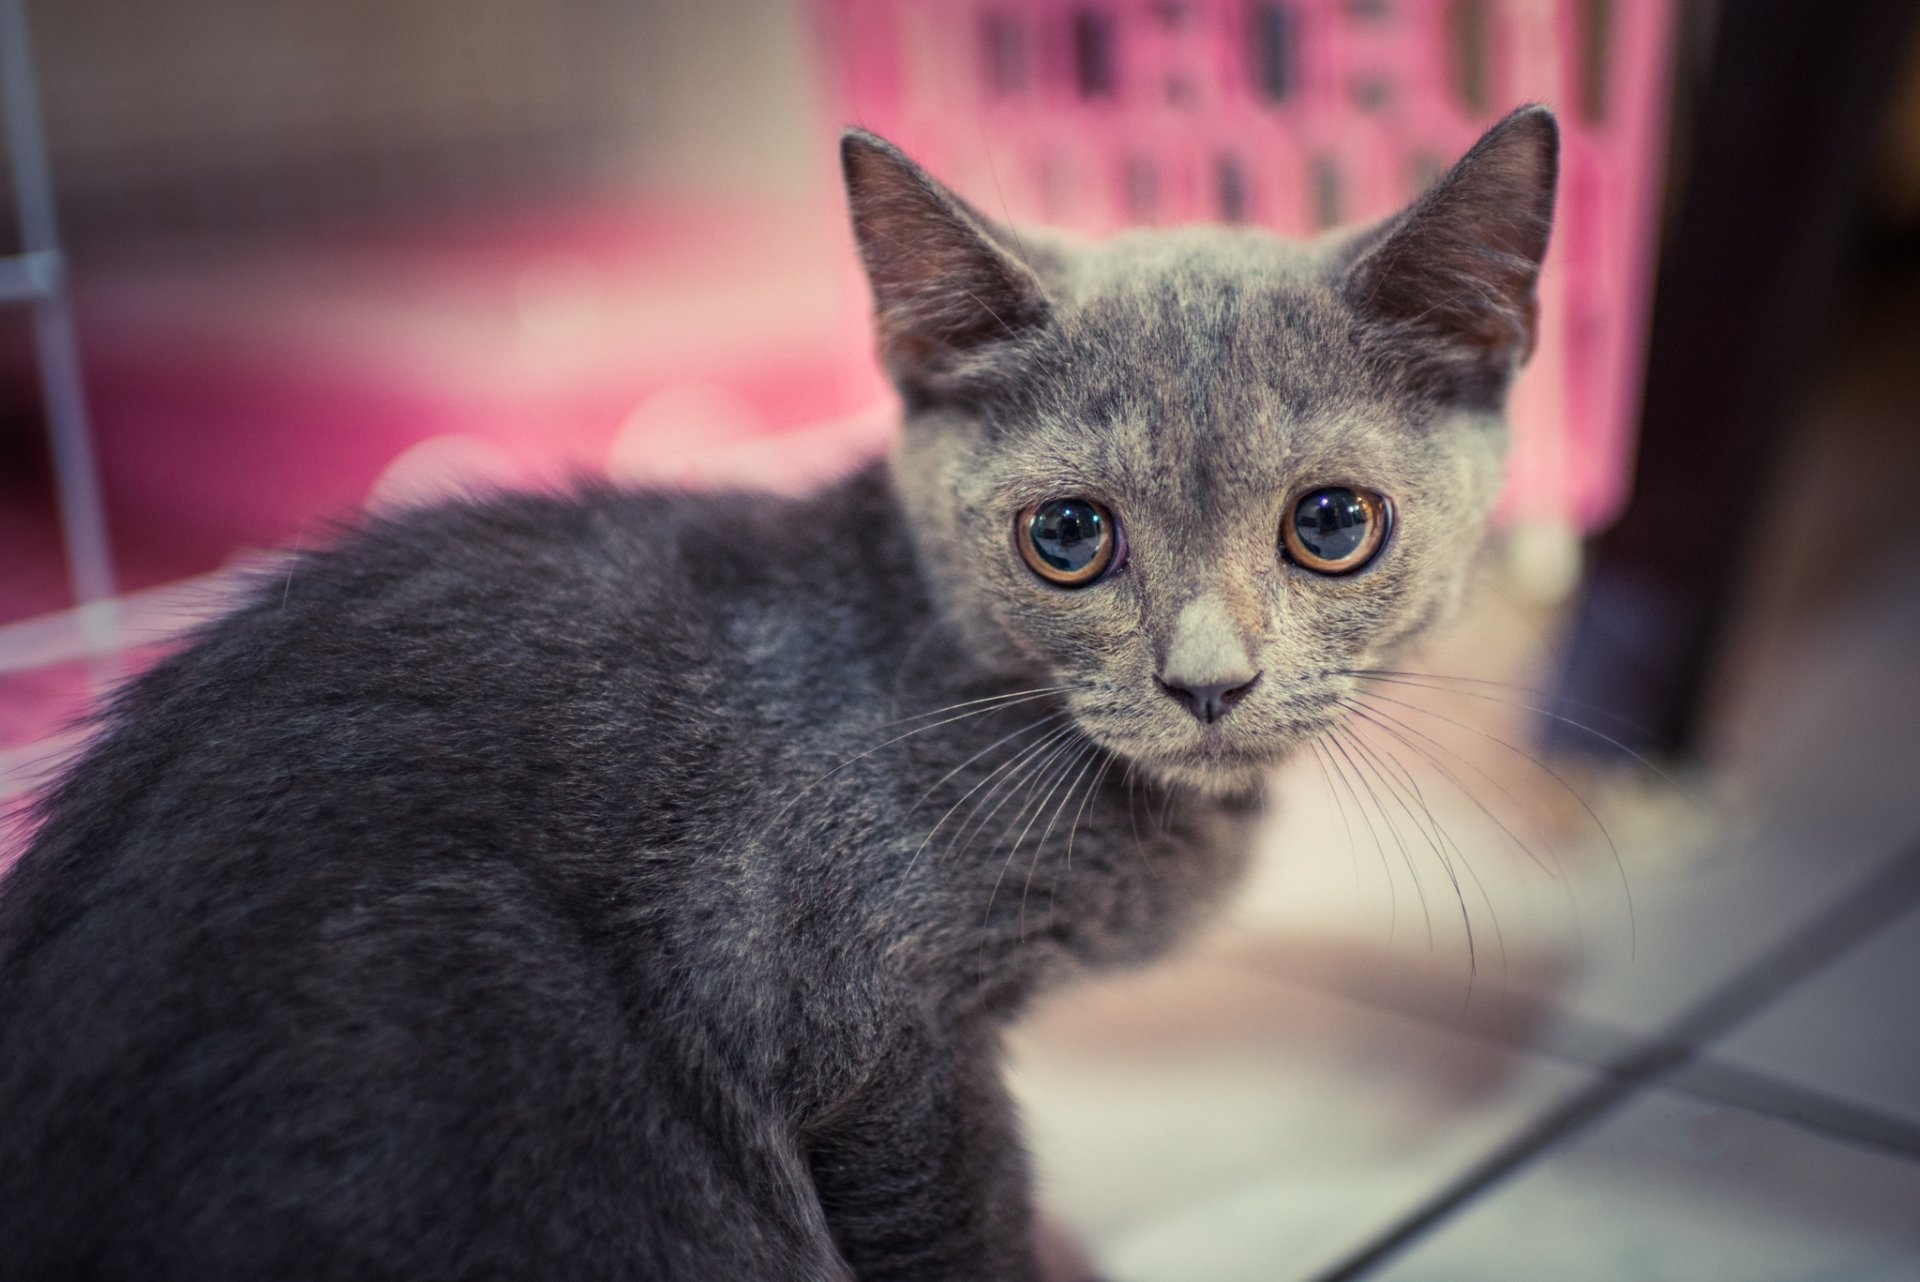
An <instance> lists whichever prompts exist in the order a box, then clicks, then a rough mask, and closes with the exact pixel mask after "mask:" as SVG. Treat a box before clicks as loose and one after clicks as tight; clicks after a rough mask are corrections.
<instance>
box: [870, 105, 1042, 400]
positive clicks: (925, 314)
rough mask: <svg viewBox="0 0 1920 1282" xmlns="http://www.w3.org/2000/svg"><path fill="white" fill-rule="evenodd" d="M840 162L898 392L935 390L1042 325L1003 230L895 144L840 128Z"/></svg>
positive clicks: (1035, 286)
mask: <svg viewBox="0 0 1920 1282" xmlns="http://www.w3.org/2000/svg"><path fill="white" fill-rule="evenodd" d="M840 163H841V169H842V171H843V173H844V174H845V177H846V185H847V203H848V206H849V209H850V211H851V213H852V217H853V233H854V240H855V242H856V243H857V244H858V245H859V249H860V258H861V261H862V262H863V263H864V264H865V265H866V269H867V279H868V281H869V282H870V283H871V285H872V287H873V301H874V321H875V328H876V330H877V332H878V337H879V344H880V355H881V360H882V363H883V364H884V365H885V366H886V368H887V371H888V372H889V373H890V374H891V375H892V376H893V378H894V380H895V381H896V382H897V383H899V384H900V386H901V387H902V389H903V390H905V391H908V392H909V393H913V392H916V391H918V392H928V391H937V390H938V389H939V388H940V387H941V386H942V385H943V383H944V382H946V381H949V380H951V379H954V378H956V377H959V376H962V375H964V373H965V372H966V370H967V368H968V367H969V365H970V364H972V363H974V362H975V360H976V358H978V357H979V356H981V355H982V354H984V353H985V352H986V351H987V350H988V349H991V348H993V347H994V346H996V345H998V344H1001V343H1005V342H1008V341H1016V340H1018V339H1020V338H1022V337H1023V336H1025V335H1026V334H1028V333H1030V332H1031V331H1033V330H1034V329H1037V328H1038V327H1040V326H1042V325H1044V324H1045V323H1046V320H1047V317H1048V313H1049V307H1048V303H1047V297H1046V292H1045V290H1044V288H1043V287H1042V285H1041V282H1040V278H1039V276H1038V275H1037V274H1036V273H1035V272H1034V270H1033V268H1032V267H1031V266H1029V265H1028V264H1027V263H1026V262H1024V261H1022V260H1021V258H1019V257H1018V256H1017V255H1015V254H1014V253H1013V252H1011V250H1010V249H1009V248H1008V243H1007V242H1008V237H1007V236H1006V234H1005V233H1004V232H1002V231H1001V230H1000V229H999V228H997V227H995V226H994V225H993V223H992V222H991V221H990V220H988V219H987V218H985V217H983V216H982V215H981V214H980V213H979V212H978V211H976V210H975V209H973V207H972V206H970V205H968V204H967V203H966V202H965V201H963V200H961V199H960V197H958V196H956V195H954V194H953V193H952V192H951V191H948V190H947V189H946V188H945V187H943V186H941V185H940V184H939V183H938V182H936V181H935V180H934V179H933V178H932V177H930V176H929V175H928V174H927V172H926V171H925V170H923V169H921V168H920V166H918V165H916V164H915V163H914V162H913V161H912V160H910V159H908V158H907V156H906V155H905V153H903V152H902V151H901V150H900V149H899V148H898V147H895V146H894V145H893V144H892V143H890V142H887V141H886V140H885V139H883V138H879V137H877V136H875V135H873V134H870V133H868V132H866V131H865V130H861V129H849V130H847V131H846V133H845V134H843V135H842V136H841V139H840Z"/></svg>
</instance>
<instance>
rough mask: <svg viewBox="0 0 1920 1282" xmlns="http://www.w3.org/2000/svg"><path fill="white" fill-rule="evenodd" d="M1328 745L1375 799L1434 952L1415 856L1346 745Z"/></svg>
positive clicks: (1337, 742) (1363, 812) (1429, 912)
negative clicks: (1403, 866)
mask: <svg viewBox="0 0 1920 1282" xmlns="http://www.w3.org/2000/svg"><path fill="white" fill-rule="evenodd" d="M1336 729H1337V727H1336ZM1327 745H1328V746H1329V747H1331V748H1332V749H1334V751H1336V752H1338V753H1339V754H1340V756H1341V757H1342V758H1343V759H1345V761H1346V762H1347V764H1348V765H1349V766H1352V767H1353V777H1354V778H1355V779H1358V780H1359V781H1360V786H1361V787H1362V788H1365V789H1366V790H1367V796H1368V797H1370V798H1372V799H1373V808H1374V810H1375V811H1376V812H1377V813H1378V814H1379V816H1380V822H1381V823H1383V824H1385V825H1386V829H1387V834H1388V835H1389V836H1391V837H1392V838H1393V844H1394V845H1396V846H1398V847H1399V848H1400V861H1401V862H1402V863H1403V864H1405V865H1406V869H1407V876H1408V877H1410V878H1412V879H1413V889H1414V893H1415V895H1417V896H1418V897H1419V900H1420V919H1421V921H1422V922H1424V923H1425V925H1426V931H1427V951H1428V952H1432V951H1433V912H1432V910H1431V909H1429V908H1428V906H1427V888H1426V885H1425V884H1424V883H1423V882H1422V881H1421V880H1420V874H1419V873H1418V872H1416V871H1415V870H1414V867H1413V855H1412V854H1411V853H1410V852H1409V851H1408V850H1407V843H1406V842H1405V841H1403V840H1402V839H1401V837H1400V829H1399V828H1398V827H1396V826H1395V824H1394V822H1393V816H1392V815H1389V814H1388V813H1387V811H1386V807H1384V806H1382V805H1381V804H1380V795H1379V794H1378V793H1376V792H1375V791H1374V790H1373V785H1372V784H1370V783H1368V782H1367V776H1366V773H1365V772H1364V771H1363V770H1361V769H1360V766H1359V764H1358V763H1357V762H1355V761H1354V759H1353V755H1352V754H1351V753H1349V752H1348V751H1347V748H1346V745H1345V744H1344V743H1342V742H1341V741H1340V739H1339V738H1338V737H1337V736H1336V737H1335V738H1332V739H1329V740H1327ZM1366 815H1367V812H1366V810H1365V808H1364V807H1363V808H1362V809H1361V811H1360V817H1361V818H1362V819H1366ZM1367 827H1368V828H1370V829H1371V828H1372V827H1373V821H1372V820H1371V819H1368V820H1367ZM1379 839H1380V838H1379V835H1378V834H1377V833H1376V834H1375V836H1374V841H1375V842H1376V843H1378V841H1379ZM1381 858H1382V859H1383V860H1384V859H1385V858H1386V853H1385V851H1384V850H1383V851H1382V852H1381ZM1389 875H1391V874H1389Z"/></svg>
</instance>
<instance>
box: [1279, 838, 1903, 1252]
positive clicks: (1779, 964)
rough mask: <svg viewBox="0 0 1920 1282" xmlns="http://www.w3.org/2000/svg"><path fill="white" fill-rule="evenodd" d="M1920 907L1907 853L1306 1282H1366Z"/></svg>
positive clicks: (1870, 876)
mask: <svg viewBox="0 0 1920 1282" xmlns="http://www.w3.org/2000/svg"><path fill="white" fill-rule="evenodd" d="M1916 902H1920V844H1915V845H1909V846H1908V847H1907V848H1906V849H1905V850H1903V851H1902V852H1901V853H1900V854H1898V855H1896V856H1895V857H1894V858H1892V859H1890V860H1888V861H1887V862H1886V863H1885V864H1883V865H1881V866H1880V867H1879V868H1878V869H1876V870H1875V871H1874V872H1873V873H1871V874H1870V875H1869V876H1868V877H1867V878H1866V879H1865V880H1864V881H1862V882H1861V883H1860V884H1858V885H1857V886H1855V887H1854V888H1853V889H1852V890H1851V891H1849V892H1847V893H1846V894H1845V895H1842V896H1841V897H1840V898H1839V899H1838V900H1836V901H1834V902H1833V903H1832V904H1830V905H1829V906H1828V907H1827V908H1825V909H1824V910H1822V911H1821V912H1820V913H1819V914H1818V915H1816V916H1815V917H1814V918H1813V919H1812V920H1811V921H1809V922H1807V923H1806V924H1805V925H1803V926H1802V927H1800V929H1798V930H1796V931H1794V932H1793V933H1792V934H1791V935H1789V936H1788V937H1787V938H1785V939H1783V940H1781V941H1780V942H1779V943H1777V944H1775V945H1774V946H1773V947H1772V948H1771V949H1769V950H1768V951H1767V952H1765V953H1763V954H1762V955H1761V956H1760V957H1759V958H1757V959H1755V960H1754V961H1753V962H1751V963H1749V964H1748V965H1747V966H1745V967H1743V968H1742V969H1741V970H1739V971H1737V972H1736V973H1735V974H1734V975H1732V976H1731V977H1730V978H1728V979H1727V980H1725V981H1724V982H1723V983H1721V984H1720V986H1719V987H1718V988H1716V989H1714V990H1712V991H1711V992H1709V993H1708V994H1707V995H1706V996H1705V997H1704V998H1702V999H1701V1000H1700V1001H1698V1002H1695V1003H1694V1004H1693V1006H1692V1007H1691V1008H1689V1009H1688V1010H1687V1011H1686V1012H1685V1013H1683V1014H1682V1015H1680V1016H1679V1017H1678V1018H1676V1019H1675V1020H1673V1021H1672V1022H1671V1023H1669V1024H1668V1025H1667V1027H1666V1030H1665V1032H1663V1033H1662V1034H1660V1035H1658V1036H1655V1037H1653V1038H1650V1039H1648V1040H1647V1041H1646V1042H1644V1043H1642V1044H1641V1045H1639V1046H1637V1047H1635V1048H1633V1049H1632V1050H1630V1051H1628V1052H1627V1054H1625V1055H1624V1056H1622V1057H1620V1058H1619V1059H1616V1060H1614V1061H1613V1062H1611V1063H1609V1064H1606V1065H1604V1066H1602V1067H1601V1068H1600V1069H1599V1070H1598V1071H1599V1072H1601V1073H1602V1074H1603V1076H1602V1078H1601V1080H1600V1081H1598V1082H1596V1083H1594V1084H1593V1085H1591V1086H1588V1087H1586V1088H1585V1089H1583V1090H1579V1091H1576V1092H1574V1093H1573V1094H1572V1095H1570V1096H1569V1097H1568V1098H1566V1099H1565V1100H1563V1101H1562V1102H1561V1103H1560V1104H1558V1105H1557V1106H1555V1107H1554V1108H1552V1109H1550V1110H1548V1111H1547V1112H1546V1113H1545V1114H1543V1115H1542V1116H1541V1117H1539V1118H1537V1119H1536V1120H1535V1121H1534V1122H1533V1123H1532V1124H1530V1125H1529V1126H1527V1127H1525V1128H1524V1129H1523V1130H1521V1131H1520V1132H1518V1133H1517V1134H1515V1135H1514V1136H1512V1137H1511V1138H1510V1139H1508V1140H1507V1142H1506V1143H1504V1144H1502V1145H1501V1146H1500V1147H1498V1148H1496V1149H1495V1150H1494V1151H1493V1152H1492V1153H1490V1154H1488V1155H1487V1156H1486V1157H1484V1158H1482V1159H1481V1160H1480V1161H1479V1162H1477V1163H1475V1164H1474V1165H1473V1166H1471V1167H1469V1168H1468V1169H1467V1170H1466V1171H1465V1172H1463V1173H1462V1174H1461V1175H1459V1176H1457V1177H1456V1178H1455V1179H1454V1180H1453V1181H1451V1182H1450V1183H1449V1184H1447V1185H1446V1186H1445V1187H1443V1188H1442V1189H1441V1190H1440V1191H1439V1192H1438V1193H1436V1194H1435V1195H1434V1196H1433V1197H1431V1198H1429V1199H1428V1200H1427V1201H1426V1203H1424V1204H1423V1205H1421V1206H1419V1207H1416V1208H1415V1209H1414V1210H1413V1211H1411V1212H1409V1213H1408V1214H1407V1215H1406V1216H1404V1217H1402V1218H1401V1219H1400V1220H1399V1222H1398V1223H1396V1224H1394V1225H1392V1226H1391V1227H1390V1228H1388V1229H1387V1230H1386V1231H1385V1232H1384V1233H1382V1234H1380V1235H1379V1236H1378V1237H1376V1238H1374V1239H1373V1240H1372V1241H1371V1242H1369V1243H1367V1244H1366V1245H1365V1246H1362V1247H1361V1248H1359V1249H1358V1250H1357V1251H1354V1252H1353V1253H1351V1254H1349V1255H1348V1256H1346V1257H1345V1258H1344V1259H1342V1260H1340V1261H1338V1262H1337V1263H1335V1264H1333V1265H1332V1266H1330V1267H1328V1268H1326V1269H1324V1270H1322V1271H1320V1272H1319V1273H1317V1274H1315V1275H1314V1276H1313V1278H1312V1280H1311V1282H1353V1280H1355V1279H1360V1278H1365V1277H1367V1276H1369V1275H1370V1274H1372V1273H1373V1272H1374V1271H1375V1270H1377V1269H1378V1268H1379V1267H1380V1266H1382V1265H1384V1264H1387V1263H1389V1262H1390V1261H1392V1260H1393V1259H1395V1258H1396V1257H1398V1256H1399V1255H1401V1254H1402V1253H1403V1252H1405V1251H1406V1250H1407V1249H1408V1248H1409V1247H1411V1246H1413V1245H1414V1244H1415V1243H1417V1242H1419V1241H1420V1240H1422V1239H1423V1238H1425V1237H1426V1235H1427V1234H1428V1233H1429V1232H1431V1231H1432V1230H1433V1229H1434V1228H1436V1227H1438V1226H1439V1225H1440V1224H1442V1223H1444V1222H1445V1221H1446V1220H1447V1219H1448V1218H1450V1217H1451V1216H1452V1215H1453V1214H1454V1212H1456V1211H1458V1210H1460V1209H1461V1208H1462V1207H1465V1206H1467V1205H1468V1204H1469V1203H1471V1202H1473V1201H1475V1200H1476V1199H1478V1198H1479V1197H1480V1196H1481V1195H1482V1194H1484V1193H1486V1192H1487V1191H1488V1190H1490V1189H1492V1188H1494V1187H1495V1186H1496V1185H1498V1184H1501V1183H1503V1182H1505V1181H1506V1180H1507V1179H1509V1178H1510V1177H1512V1176H1513V1175H1515V1174H1516V1173H1518V1172H1519V1171H1520V1170H1522V1169H1523V1168H1525V1167H1526V1166H1527V1165H1528V1164H1529V1163H1531V1162H1532V1161H1533V1159H1535V1158H1537V1157H1539V1156H1541V1155H1543V1154H1545V1153H1546V1152H1548V1151H1549V1150H1551V1149H1553V1148H1555V1147H1557V1146H1559V1145H1560V1144H1561V1143H1562V1142H1564V1141H1566V1140H1569V1139H1571V1138H1573V1137H1574V1136H1576V1135H1578V1134H1580V1133H1581V1132H1583V1131H1585V1130H1586V1129H1587V1128H1588V1127H1590V1126H1592V1125H1593V1124H1594V1123H1595V1122H1597V1121H1599V1120H1600V1119H1601V1118H1603V1117H1605V1116H1606V1115H1607V1114H1609V1113H1611V1112H1612V1111H1613V1110H1614V1109H1615V1108H1617V1107H1618V1106H1619V1105H1621V1104H1623V1103H1625V1102H1626V1101H1627V1100H1629V1099H1631V1098H1632V1097H1634V1096H1635V1095H1638V1094H1639V1093H1640V1092H1641V1091H1643V1090H1645V1089H1646V1088H1647V1087H1649V1086H1652V1085H1653V1084H1654V1083H1656V1082H1658V1081H1659V1080H1661V1079H1662V1078H1664V1077H1666V1076H1668V1075H1669V1074H1671V1073H1673V1072H1675V1071H1676V1070H1678V1069H1680V1068H1682V1067H1684V1066H1686V1065H1688V1064H1690V1063H1692V1062H1694V1061H1695V1060H1697V1059H1698V1058H1699V1056H1700V1055H1701V1054H1702V1052H1703V1051H1704V1050H1706V1049H1707V1048H1708V1047H1709V1046H1710V1045H1711V1044H1712V1043H1713V1042H1715V1041H1717V1040H1718V1039H1719V1038H1721V1037H1722V1036H1724V1035H1725V1034H1727V1033H1728V1032H1730V1031H1731V1030H1732V1029H1733V1028H1734V1027H1735V1026H1736V1025H1738V1024H1740V1023H1742V1022H1744V1021H1745V1020H1747V1019H1748V1018H1750V1017H1751V1016H1753V1015H1755V1014H1757V1013H1759V1012H1760V1011H1762V1010H1764V1009H1765V1008H1767V1007H1768V1006H1770V1005H1772V1004H1773V1002H1775V1001H1776V1000H1778V999H1779V998H1780V997H1782V996H1784V995H1785V994H1786V993H1787V992H1788V991H1789V990H1790V989H1792V988H1793V987H1795V986H1796V985H1798V984H1799V983H1801V982H1802V981H1803V980H1805V979H1807V978H1809V977H1810V976H1812V975H1813V974H1814V973H1816V972H1817V971H1820V970H1822V969H1824V968H1825V967H1826V966H1828V965H1829V964H1831V963H1832V962H1834V961H1837V960H1839V959H1840V958H1841V957H1843V956H1845V955H1846V954H1847V953H1849V952H1851V951H1853V950H1854V949H1855V948H1857V947H1858V946H1859V945H1861V944H1863V943H1865V942H1866V941H1867V940H1868V939H1870V938H1872V937H1873V936H1874V935H1876V934H1878V933H1879V932H1880V931H1881V930H1882V929H1884V928H1885V927H1887V926H1888V925H1890V924H1892V923H1893V922H1894V921H1896V920H1898V919H1899V918H1900V917H1901V916H1903V915H1904V914H1905V913H1906V911H1907V910H1908V909H1909V908H1911V907H1912V906H1913V905H1914V904H1915V903H1916Z"/></svg>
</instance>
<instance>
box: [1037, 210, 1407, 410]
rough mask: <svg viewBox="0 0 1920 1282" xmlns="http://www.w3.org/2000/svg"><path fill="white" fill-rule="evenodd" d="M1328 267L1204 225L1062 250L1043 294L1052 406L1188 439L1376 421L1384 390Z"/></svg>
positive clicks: (1312, 255) (1314, 257)
mask: <svg viewBox="0 0 1920 1282" xmlns="http://www.w3.org/2000/svg"><path fill="white" fill-rule="evenodd" d="M1335 264H1336V258H1335V255H1334V253H1333V251H1331V250H1330V249H1329V248H1328V247H1327V246H1325V245H1301V244H1297V243H1292V242H1288V241H1284V240H1281V239H1279V238H1277V237H1274V236H1270V235H1266V234H1263V233H1257V232H1248V231H1236V230H1232V229H1223V228H1208V227H1196V228H1188V229H1180V230H1176V231H1157V232H1146V233H1136V234H1133V235H1128V236H1124V237H1120V238H1117V239H1115V240H1113V241H1110V242H1105V243H1102V244H1099V245H1096V246H1090V247H1087V248H1085V249H1082V250H1079V251H1077V252H1075V253H1074V254H1072V255H1071V256H1070V257H1068V259H1067V261H1066V270H1065V272H1064V279H1062V280H1061V281H1059V283H1058V284H1056V286H1055V295H1054V296H1055V298H1056V300H1057V303H1056V311H1055V317H1056V323H1057V325H1058V337H1059V339H1060V343H1059V346H1058V347H1057V348H1056V349H1055V350H1056V352H1057V353H1058V354H1059V355H1060V356H1062V357H1063V358H1064V359H1063V360H1062V361H1061V362H1060V363H1059V365H1058V366H1057V367H1056V368H1055V370H1054V371H1052V373H1053V375H1054V377H1053V378H1052V379H1050V380H1048V381H1049V384H1050V387H1051V390H1052V391H1053V393H1054V394H1055V396H1057V397H1060V398H1062V399H1064V401H1065V402H1066V403H1065V404H1062V405H1060V406H1059V408H1061V409H1063V410H1072V411H1077V412H1079V413H1082V414H1085V415H1087V416H1089V417H1092V418H1095V419H1099V420H1104V421H1107V422H1110V423H1111V422H1125V421H1127V420H1136V421H1138V420H1147V421H1152V422H1155V423H1157V424H1162V425H1171V424H1173V423H1183V424H1187V425H1190V426H1191V427H1192V428H1195V429H1201V430H1204V429H1205V428H1206V427H1207V426H1209V425H1226V424H1233V425H1236V427H1237V428H1240V429H1244V427H1245V426H1246V425H1248V424H1250V423H1266V424H1281V423H1298V422H1301V421H1304V420H1308V419H1316V420H1328V419H1340V418H1349V417H1352V416H1353V415H1354V414H1355V413H1356V412H1363V411H1366V410H1368V409H1377V408H1378V402H1379V400H1380V398H1381V395H1382V394H1383V392H1385V391H1387V390H1388V389H1386V388H1384V387H1383V386H1382V385H1381V381H1380V380H1379V378H1378V377H1377V371H1372V370H1370V369H1369V368H1368V367H1367V364H1366V362H1365V360H1364V359H1363V358H1362V356H1361V355H1360V353H1359V351H1358V350H1357V349H1356V347H1355V344H1354V342H1353V333H1354V325H1355V323H1356V318H1355V316H1354V314H1353V312H1352V311H1351V309H1350V308H1349V307H1348V306H1347V305H1346V304H1345V303H1344V302H1343V301H1342V300H1341V298H1340V297H1339V295H1338V293H1337V282H1338V275H1337V267H1336V265H1335ZM1235 434H1236V435H1238V432H1237V431H1236V433H1235Z"/></svg>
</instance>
